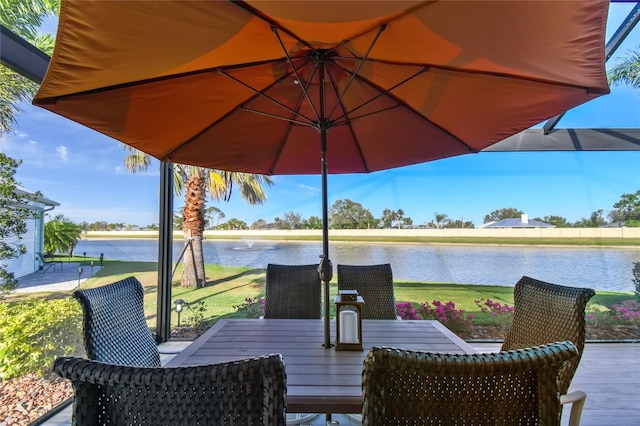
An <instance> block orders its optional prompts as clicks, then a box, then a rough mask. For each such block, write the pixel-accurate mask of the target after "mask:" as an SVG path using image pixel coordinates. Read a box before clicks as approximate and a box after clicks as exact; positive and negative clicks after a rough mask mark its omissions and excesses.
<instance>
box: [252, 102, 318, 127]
mask: <svg viewBox="0 0 640 426" xmlns="http://www.w3.org/2000/svg"><path fill="white" fill-rule="evenodd" d="M239 109H240V110H241V111H247V112H253V113H255V114H258V115H264V116H266V117H271V118H277V119H278V120H282V121H288V122H290V123H293V124H299V125H301V126H305V127H314V128H315V127H316V126H315V123H307V122H305V121H300V120H295V119H293V118H287V117H283V116H281V115H276V114H271V113H269V112H264V111H260V110H257V109H251V108H247V107H244V106H240V107H239Z"/></svg>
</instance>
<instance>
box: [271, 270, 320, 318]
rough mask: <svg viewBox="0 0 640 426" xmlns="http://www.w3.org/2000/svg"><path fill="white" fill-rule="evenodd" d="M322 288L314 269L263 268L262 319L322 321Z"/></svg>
mask: <svg viewBox="0 0 640 426" xmlns="http://www.w3.org/2000/svg"><path fill="white" fill-rule="evenodd" d="M321 293H322V287H321V282H320V277H319V275H318V265H276V264H271V263H270V264H268V265H267V281H266V284H265V305H264V317H265V318H275V319H316V318H321V317H322V297H321Z"/></svg>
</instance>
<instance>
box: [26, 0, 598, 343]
mask: <svg viewBox="0 0 640 426" xmlns="http://www.w3.org/2000/svg"><path fill="white" fill-rule="evenodd" d="M608 6H609V1H608V0H585V1H574V0H569V1H537V0H535V1H457V0H456V1H339V2H338V1H253V0H249V1H201V0H196V1H188V0H177V1H86V0H63V1H62V4H61V9H60V21H59V27H58V34H57V39H56V47H55V51H54V54H53V57H52V60H51V63H50V65H49V69H48V71H47V74H46V77H45V80H44V82H43V84H42V87H41V88H40V90H39V91H38V93H37V95H36V97H35V99H34V101H33V102H34V104H35V105H38V106H41V107H43V108H46V109H48V110H51V111H53V112H55V113H57V114H60V115H63V116H65V117H68V118H69V119H71V120H74V121H77V122H78V123H81V124H83V125H85V126H88V127H90V128H92V129H95V130H97V131H98V132H101V133H104V134H105V135H108V136H111V137H113V138H115V139H117V140H119V141H122V142H124V143H126V144H128V145H131V146H133V147H135V148H137V149H139V150H141V151H144V152H146V153H147V154H150V155H152V156H153V157H156V158H158V159H160V160H162V161H167V162H176V163H186V164H192V165H198V166H202V167H207V168H215V169H221V170H229V171H242V172H249V173H262V174H269V175H271V174H321V175H322V186H323V197H322V209H323V224H324V226H323V254H322V256H321V258H322V261H321V265H320V268H319V270H320V271H321V278H322V279H323V281H324V282H325V297H324V301H325V321H326V324H327V330H326V331H325V333H326V335H325V346H330V343H329V337H328V336H329V334H328V321H329V315H328V312H329V311H328V304H329V299H328V291H327V290H328V282H329V281H330V280H331V264H330V262H329V249H328V232H327V187H326V186H327V185H326V176H327V173H367V172H372V171H376V170H382V169H388V168H393V167H400V166H405V165H409V164H416V163H420V162H424V161H429V160H436V159H440V158H445V157H450V156H455V155H461V154H466V153H474V152H478V151H480V150H482V149H483V148H486V147H488V146H489V145H491V144H493V143H496V142H499V141H501V140H503V139H505V138H506V137H508V136H511V135H513V134H515V133H518V132H520V131H522V130H524V129H527V128H529V127H531V126H532V125H535V124H537V123H540V122H541V121H543V120H545V119H547V118H549V117H551V116H554V115H557V114H560V113H562V112H564V111H566V110H568V109H570V108H572V107H575V106H576V105H579V104H581V103H584V102H587V101H589V100H591V99H593V98H595V97H597V96H600V95H603V94H606V93H608V91H609V89H608V85H607V81H606V75H605V67H604V63H605V55H604V32H605V25H606V19H607V10H608Z"/></svg>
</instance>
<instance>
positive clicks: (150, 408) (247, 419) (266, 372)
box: [53, 354, 287, 426]
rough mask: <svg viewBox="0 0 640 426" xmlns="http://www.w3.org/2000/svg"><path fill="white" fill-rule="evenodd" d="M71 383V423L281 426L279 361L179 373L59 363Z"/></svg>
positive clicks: (282, 403)
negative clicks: (72, 395)
mask: <svg viewBox="0 0 640 426" xmlns="http://www.w3.org/2000/svg"><path fill="white" fill-rule="evenodd" d="M53 370H54V372H55V373H57V374H58V375H60V376H61V377H64V378H66V379H69V380H71V383H72V385H73V389H74V396H75V398H74V401H73V424H74V425H82V426H92V425H264V426H267V425H269V426H271V425H276V426H277V425H284V424H285V418H286V392H287V382H286V374H285V369H284V363H283V361H282V356H281V355H279V354H275V355H268V356H262V357H256V358H247V359H244V360H239V361H233V362H227V363H220V364H211V365H201V366H195V367H179V368H162V367H156V368H140V367H128V366H121V365H113V364H105V363H101V362H97V361H90V360H86V359H82V358H70V357H66V358H58V359H57V360H56V361H55V362H54V365H53Z"/></svg>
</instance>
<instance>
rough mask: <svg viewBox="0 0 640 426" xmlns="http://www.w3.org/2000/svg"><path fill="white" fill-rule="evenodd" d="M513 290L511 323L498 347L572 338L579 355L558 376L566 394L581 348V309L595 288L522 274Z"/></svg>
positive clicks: (516, 346)
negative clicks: (542, 279)
mask: <svg viewBox="0 0 640 426" xmlns="http://www.w3.org/2000/svg"><path fill="white" fill-rule="evenodd" d="M513 293H514V294H513V295H514V308H515V309H514V313H513V322H512V323H511V327H510V328H509V331H508V332H507V335H506V337H505V339H504V343H503V344H502V349H501V350H503V351H508V350H512V349H520V348H526V347H531V346H538V345H544V344H547V343H551V342H559V341H564V340H569V341H571V342H572V343H573V344H574V345H575V346H576V347H577V348H578V356H577V357H576V358H574V359H573V360H572V361H571V362H568V363H567V364H566V365H565V366H564V368H563V370H562V371H561V374H560V377H559V380H560V390H561V392H562V393H563V394H565V393H567V390H568V389H569V385H570V384H571V379H572V378H573V375H574V374H575V372H576V369H577V368H578V364H579V363H580V358H581V357H582V351H583V349H584V341H585V318H584V311H585V308H586V306H587V302H588V301H589V299H591V297H593V295H594V294H595V291H593V290H592V289H590V288H578V287H566V286H561V285H556V284H550V283H547V282H544V281H540V280H536V279H533V278H529V277H526V276H524V277H522V278H521V279H520V280H519V281H518V282H517V283H516V285H515V288H514V291H513Z"/></svg>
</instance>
